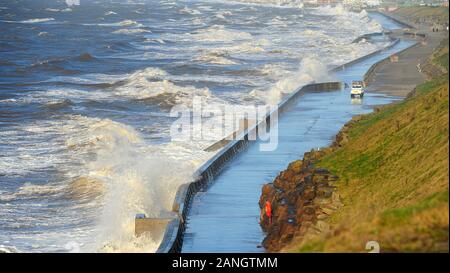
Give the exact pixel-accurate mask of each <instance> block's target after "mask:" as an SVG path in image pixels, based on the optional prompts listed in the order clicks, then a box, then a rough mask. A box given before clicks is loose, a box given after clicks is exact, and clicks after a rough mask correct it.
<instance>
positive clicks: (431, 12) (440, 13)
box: [394, 6, 448, 24]
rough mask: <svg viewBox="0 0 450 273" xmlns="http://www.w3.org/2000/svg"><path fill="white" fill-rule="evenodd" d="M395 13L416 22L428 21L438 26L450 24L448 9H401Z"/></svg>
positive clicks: (416, 7)
mask: <svg viewBox="0 0 450 273" xmlns="http://www.w3.org/2000/svg"><path fill="white" fill-rule="evenodd" d="M394 13H395V14H397V15H400V16H403V17H405V18H408V19H409V20H411V21H414V22H419V21H426V22H428V23H437V24H443V23H445V22H448V8H446V7H427V6H423V7H419V6H412V7H400V8H398V9H397V10H396V11H395V12H394Z"/></svg>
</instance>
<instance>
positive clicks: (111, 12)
mask: <svg viewBox="0 0 450 273" xmlns="http://www.w3.org/2000/svg"><path fill="white" fill-rule="evenodd" d="M115 14H117V13H116V12H114V11H111V10H110V11H107V12H105V16H108V15H115Z"/></svg>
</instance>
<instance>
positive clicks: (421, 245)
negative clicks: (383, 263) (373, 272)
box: [283, 43, 449, 252]
mask: <svg viewBox="0 0 450 273" xmlns="http://www.w3.org/2000/svg"><path fill="white" fill-rule="evenodd" d="M432 61H433V62H434V63H435V64H438V65H441V66H442V67H443V70H446V71H447V72H446V74H445V75H441V76H439V77H435V78H433V79H432V80H431V81H428V82H426V83H424V84H422V85H420V86H418V87H417V88H416V90H415V92H414V95H413V96H411V97H409V98H408V99H405V100H404V101H402V102H400V103H396V104H392V105H388V106H385V107H382V108H380V109H378V110H376V111H375V112H374V113H372V114H369V115H365V116H362V117H361V119H360V120H359V121H357V122H352V123H351V125H349V126H348V131H347V136H348V142H346V143H345V144H343V146H342V147H340V148H337V149H336V150H334V151H333V152H331V153H330V154H328V155H326V156H325V157H324V158H322V159H321V161H320V162H319V163H318V164H317V165H318V166H320V167H324V168H327V169H329V170H330V171H331V172H333V173H334V174H336V175H338V176H339V177H340V179H339V181H338V182H337V183H336V186H337V189H336V192H337V193H338V194H339V195H340V197H341V199H342V202H343V204H344V207H342V208H340V209H339V210H337V211H335V212H334V213H333V214H332V215H331V217H330V218H329V219H328V220H327V222H328V224H329V225H330V226H331V231H330V232H327V233H325V234H324V233H321V234H318V235H314V236H312V237H311V238H310V239H308V240H303V241H300V242H299V241H295V240H294V241H293V243H292V244H290V245H289V246H288V247H286V248H285V249H284V250H283V251H294V252H366V251H367V250H365V245H366V243H367V242H368V241H377V242H378V243H379V244H380V247H381V251H387V252H439V251H445V252H448V247H449V246H448V240H449V226H448V223H449V206H448V195H449V192H448V188H449V170H448V163H449V162H448V152H449V122H448V118H449V114H448V113H449V112H448V108H449V102H448V97H449V96H448V95H449V93H448V43H447V44H446V45H445V46H444V44H443V45H442V46H441V47H440V48H439V49H438V50H437V51H436V52H435V54H433V59H432Z"/></svg>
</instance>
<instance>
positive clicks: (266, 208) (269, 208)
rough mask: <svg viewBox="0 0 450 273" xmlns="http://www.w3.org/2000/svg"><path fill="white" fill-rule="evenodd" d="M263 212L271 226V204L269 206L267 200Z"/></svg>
mask: <svg viewBox="0 0 450 273" xmlns="http://www.w3.org/2000/svg"><path fill="white" fill-rule="evenodd" d="M265 210H266V216H267V218H269V224H272V204H270V201H269V200H267V201H266V206H265Z"/></svg>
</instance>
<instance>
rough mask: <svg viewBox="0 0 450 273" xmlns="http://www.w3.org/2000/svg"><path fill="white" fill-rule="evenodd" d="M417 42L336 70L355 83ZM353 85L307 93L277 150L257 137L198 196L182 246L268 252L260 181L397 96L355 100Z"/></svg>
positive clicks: (287, 118)
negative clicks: (266, 146) (261, 147)
mask: <svg viewBox="0 0 450 273" xmlns="http://www.w3.org/2000/svg"><path fill="white" fill-rule="evenodd" d="M411 44H412V42H411V41H401V42H400V43H398V44H397V45H396V46H394V47H392V48H391V49H389V50H387V51H384V52H382V53H380V54H377V55H375V56H372V57H371V58H368V59H366V60H364V61H362V62H360V63H357V64H355V65H353V66H350V67H348V68H347V69H346V70H344V71H340V72H338V73H336V78H337V79H339V80H340V81H342V82H347V83H350V82H351V81H352V80H362V78H363V76H364V73H365V72H366V71H367V70H368V69H369V67H370V66H371V65H372V64H373V63H375V62H377V61H379V60H380V59H383V58H385V57H387V56H389V55H391V54H393V53H395V52H398V51H400V50H402V49H404V48H406V47H408V46H410V45H411ZM349 92H350V91H349V90H348V89H346V90H341V91H333V92H325V93H308V94H304V95H302V96H301V97H300V98H299V99H298V101H297V102H296V103H294V104H293V105H292V106H291V108H290V109H289V110H288V111H286V112H284V113H283V114H282V115H280V118H279V124H278V129H279V139H278V141H279V143H278V147H277V149H276V150H275V151H272V152H262V151H260V150H259V142H258V141H256V142H255V143H252V144H251V145H250V146H249V147H248V148H247V150H246V151H244V152H242V153H241V154H240V155H238V156H237V157H236V158H235V159H234V160H233V161H232V162H230V163H229V164H228V165H227V166H226V167H225V168H224V170H223V171H222V173H221V174H220V175H219V176H218V177H217V178H216V179H215V181H213V182H212V183H211V185H210V186H209V188H208V189H206V190H205V191H204V192H199V193H197V195H196V196H195V197H194V199H193V202H192V205H191V209H190V211H189V214H188V217H187V227H186V232H185V237H184V242H183V248H182V252H264V249H263V248H260V247H258V246H259V245H260V244H261V241H262V240H263V238H264V233H263V232H262V230H261V228H260V226H259V223H258V222H259V206H258V200H259V197H260V194H261V187H262V185H263V184H264V183H267V182H271V181H273V179H274V178H275V176H276V175H277V174H278V173H279V172H280V171H281V170H283V169H285V168H286V166H287V165H288V164H289V162H291V161H293V160H296V159H299V158H301V156H302V155H303V153H304V152H306V151H309V150H311V149H312V148H317V147H323V146H326V145H329V144H330V143H331V141H332V139H333V137H334V135H335V134H336V133H337V132H338V131H339V130H340V128H341V127H342V126H343V125H344V124H345V123H346V122H347V121H348V120H350V119H351V117H352V116H354V115H357V114H362V113H367V112H369V111H371V109H372V107H373V106H375V105H380V104H386V103H389V102H392V101H393V100H395V99H396V98H395V97H389V96H385V95H381V94H377V93H367V94H366V96H365V97H364V99H363V100H351V99H350V94H349Z"/></svg>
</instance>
